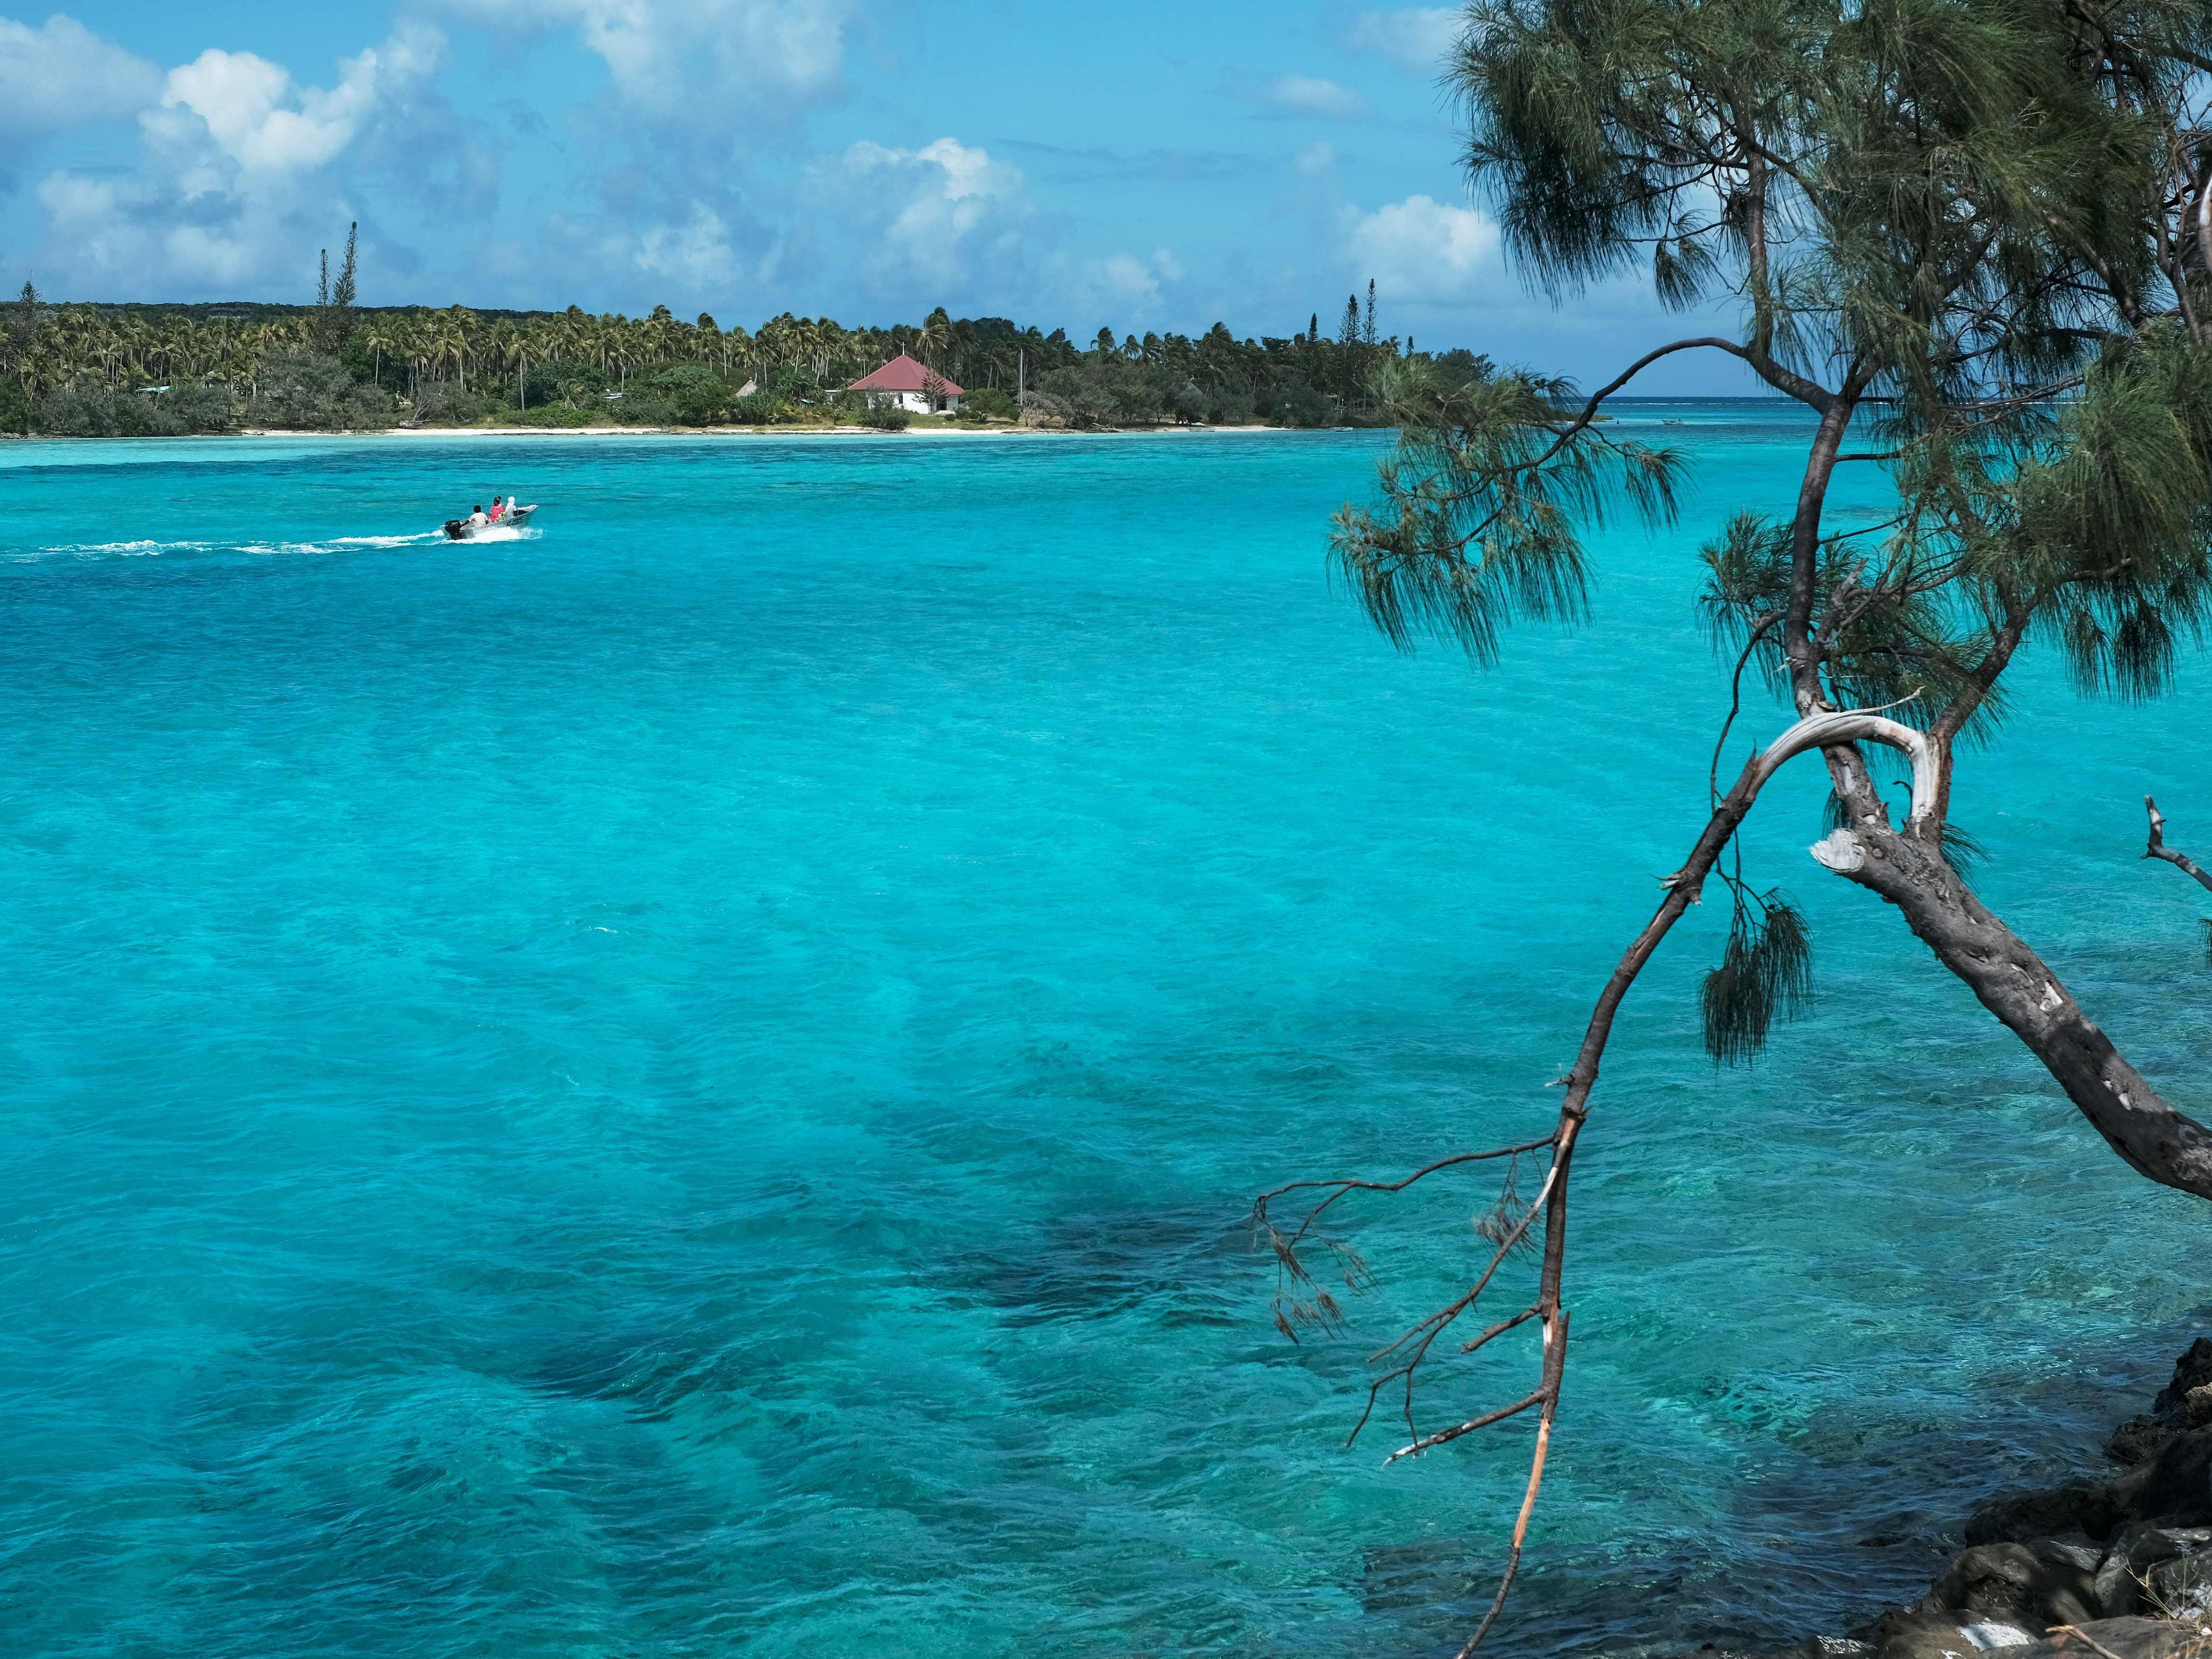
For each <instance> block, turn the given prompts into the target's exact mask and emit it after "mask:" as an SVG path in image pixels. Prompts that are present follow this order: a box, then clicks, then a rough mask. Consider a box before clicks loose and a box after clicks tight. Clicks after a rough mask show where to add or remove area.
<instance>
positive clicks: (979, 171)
mask: <svg viewBox="0 0 2212 1659" xmlns="http://www.w3.org/2000/svg"><path fill="white" fill-rule="evenodd" d="M4 6H5V0H0V277H4V278H5V279H6V280H7V282H8V283H9V285H11V286H12V285H13V284H14V283H17V282H20V281H21V277H22V276H26V275H28V276H34V277H35V278H36V279H37V281H38V282H39V283H40V287H41V288H42V289H46V290H47V291H49V292H51V293H52V294H54V295H57V296H58V297H63V296H65V297H82V298H100V299H112V300H124V299H142V300H156V299H165V300H212V299H231V298H252V299H270V300H304V299H307V298H311V297H312V296H313V282H314V261H315V250H316V249H317V248H318V247H319V246H323V245H325V244H331V245H335V244H336V243H337V242H338V241H340V240H343V235H344V233H345V226H346V222H348V221H349V219H358V220H359V221H360V222H361V226H362V300H363V301H365V302H368V303H372V304H374V303H400V302H422V303H427V304H447V303H450V302H452V301H464V302H465V303H468V304H471V305H475V306H557V305H566V304H568V303H570V302H574V303H578V304H581V305H583V306H584V307H586V308H587V309H590V310H593V311H601V310H624V311H629V312H632V313H638V312H641V311H643V310H646V309H648V308H650V307H652V306H653V305H654V304H656V303H665V304H667V305H668V306H670V307H672V308H674V309H675V310H677V311H678V313H682V314H684V315H685V316H690V315H692V314H694V313H697V312H699V311H701V310H706V311H711V312H712V313H714V315H715V316H716V317H717V318H718V319H720V320H721V321H723V322H724V323H725V324H727V323H731V322H743V323H745V324H747V325H752V324H755V323H757V322H758V321H759V320H760V319H762V318H763V317H766V316H769V315H772V314H774V313H777V312H780V311H784V310H787V309H788V310H793V311H797V312H800V313H806V314H812V315H820V314H828V315H831V316H835V317H837V318H839V319H841V320H842V321H845V322H847V323H858V322H863V321H867V322H891V321H897V320H909V321H912V320H919V319H920V318H921V316H922V315H923V314H924V313H927V311H928V310H929V309H930V307H933V306H936V305H940V304H941V305H944V306H945V307H948V308H949V309H950V310H951V311H952V312H953V313H955V314H1000V315H1006V316H1012V317H1015V318H1017V319H1020V320H1022V321H1024V322H1030V321H1036V322H1038V323H1040V324H1041V325H1043V326H1045V327H1047V328H1050V327H1053V326H1055V325H1057V326H1063V327H1066V329H1067V330H1068V331H1070V333H1072V334H1074V335H1077V336H1079V337H1084V338H1087V337H1089V336H1090V335H1091V334H1092V333H1094V332H1096V331H1097V329H1098V328H1099V327H1100V326H1101V325H1106V326H1110V327H1112V328H1114V329H1115V331H1117V332H1124V333H1126V332H1129V331H1137V332H1142V331H1145V330H1147V329H1162V330H1165V329H1181V330H1184V331H1197V330H1200V329H1203V328H1204V327H1206V325H1209V324H1211V323H1212V322H1213V321H1214V320H1216V319H1221V320H1225V321H1226V322H1227V323H1228V324H1229V325H1230V326H1231V328H1232V329H1234V330H1235V331H1237V332H1238V333H1239V334H1261V333H1267V334H1288V333H1291V332H1293V331H1296V330H1297V329H1298V328H1300V327H1302V326H1304V324H1305V322H1306V319H1308V317H1309V316H1310V315H1311V314H1312V313H1315V312H1316V311H1317V312H1319V313H1321V314H1322V322H1323V325H1325V326H1326V325H1329V324H1330V323H1331V322H1332V321H1333V320H1334V315H1335V314H1336V313H1340V312H1341V310H1342V307H1343V304H1344V298H1345V295H1346V293H1347V292H1350V291H1352V290H1353V289H1358V290H1361V291H1363V292H1364V289H1365V287H1366V283H1367V281H1368V279H1369V278H1370V276H1371V277H1372V278H1374V279H1375V281H1376V283H1377V286H1378V290H1379V293H1380V297H1381V312H1380V315H1381V320H1382V323H1383V328H1384V331H1386V332H1389V333H1395V334H1400V335H1407V334H1410V335H1412V336H1413V338H1414V339H1415V340H1416V341H1417V342H1418V343H1419V344H1421V345H1422V346H1424V347H1437V348H1441V347H1444V346H1449V345H1466V346H1471V347H1474V348H1476V349H1480V350H1485V351H1488V352H1489V353H1491V355H1492V356H1496V357H1498V358H1501V359H1504V360H1508V361H1513V362H1530V363H1534V364H1538V365H1540V366H1541V367H1544V368H1550V369H1554V370H1564V371H1565V372H1568V373H1571V374H1577V375H1580V376H1583V377H1585V378H1587V377H1589V376H1593V375H1601V374H1605V373H1606V372H1607V370H1608V369H1609V368H1611V367H1613V366H1614V365H1616V364H1617V363H1619V362H1620V361H1622V360H1623V359H1625V358H1626V357H1631V356H1634V355H1636V354H1637V353H1638V351H1639V350H1640V349H1643V348H1644V346H1645V345H1647V344H1649V343H1653V342H1656V340H1658V339H1660V338H1662V337H1666V334H1667V333H1668V332H1679V331H1681V330H1680V323H1679V321H1670V319H1668V318H1667V317H1665V316H1664V315H1663V314H1662V313H1660V312H1659V311H1658V310H1657V308H1656V307H1655V306H1654V305H1653V304H1652V303H1651V301H1650V300H1649V298H1648V297H1647V296H1646V295H1645V293H1644V291H1643V288H1642V285H1641V284H1638V283H1633V282H1630V281H1626V280H1623V281H1620V282H1616V283H1611V284H1608V285H1606V286H1605V287H1603V288H1601V289H1598V290H1596V291H1595V292H1592V293H1589V294H1586V295H1582V296H1580V297H1578V298H1577V299H1575V300H1573V301H1570V302H1569V303H1568V304H1567V305H1566V306H1565V307H1554V306H1553V304H1552V303H1551V302H1550V301H1547V300H1545V299H1543V298H1541V297H1538V296H1534V295H1531V294H1530V293H1529V292H1528V291H1527V289H1525V288H1524V286H1523V285H1522V283H1521V282H1520V281H1519V280H1518V279H1517V277H1516V274H1515V273H1514V272H1513V271H1512V270H1510V269H1508V268H1507V265H1506V264H1505V262H1504V258H1503V257H1502V254H1501V252H1500V250H1499V248H1498V238H1497V235H1496V233H1495V228H1494V227H1493V226H1492V222H1490V220H1489V219H1488V218H1487V217H1486V216H1485V215H1484V214H1483V213H1482V212H1481V210H1480V205H1479V204H1474V203H1472V202H1470V201H1469V199H1468V196H1467V193H1466V187H1465V183H1464V180H1463V179H1462V175H1461V173H1460V171H1459V168H1458V167H1457V164H1456V161H1455V155H1456V143H1455V125H1454V118H1453V112H1452V111H1451V110H1450V109H1449V106H1447V105H1446V103H1445V101H1444V100H1443V96H1442V94H1441V93H1440V91H1439V88H1438V86H1437V74H1438V70H1439V67H1440V58H1441V55H1442V53H1443V50H1444V47H1445V46H1446V44H1447V43H1448V41H1449V38H1450V34H1451V33H1452V28H1453V21H1454V15H1453V13H1452V12H1451V11H1450V10H1449V9H1443V8H1427V7H1413V8H1402V7H1398V8H1390V7H1365V8H1363V7H1359V6H1357V5H1346V4H1334V5H1323V4H1310V3H1304V0H1279V3H1273V4H1260V3H1248V0H1198V3H1191V0H1184V3H1181V4H1176V3H1168V0H1120V3H1115V4H1113V5H1110V6H1108V5H1100V4H1097V3H1090V4H1084V5H1073V4H1055V3H1051V0H1029V3H1010V0H401V3H398V4H396V5H393V6H391V7H389V8H386V9H379V8H378V7H376V6H374V5H368V6H360V7H348V8H340V7H334V6H311V5H301V4H296V3H295V4H292V5H281V6H280V5H276V4H271V3H268V0H197V3H194V4H191V5H190V6H183V5H178V4H175V3H168V4H161V5H156V4H152V3H148V0H82V3H78V4H76V6H74V7H73V8H72V9H70V11H68V12H65V13H60V14H47V13H45V12H43V11H32V12H21V11H9V10H7V9H4ZM1653 385H1654V388H1655V389H1662V390H1679V391H1716V392H1735V391H1739V390H1746V389H1748V388H1746V387H1744V386H1742V385H1741V382H1740V381H1739V380H1738V379H1737V378H1736V377H1735V375H1734V374H1731V373H1729V371H1728V369H1727V368H1723V367H1713V366H1692V365H1689V364H1682V365H1680V366H1679V367H1678V366H1675V365H1674V364H1671V363H1670V365H1669V366H1668V373H1667V378H1666V379H1664V380H1655V381H1654V382H1653Z"/></svg>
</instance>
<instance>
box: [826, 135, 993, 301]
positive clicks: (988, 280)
mask: <svg viewBox="0 0 2212 1659" xmlns="http://www.w3.org/2000/svg"><path fill="white" fill-rule="evenodd" d="M825 183H827V184H828V185H829V186H831V187H832V188H833V189H834V190H835V191H836V193H837V194H838V195H840V196H842V197H843V199H844V201H845V203H846V204H847V205H848V208H849V210H850V211H851V213H852V216H853V217H854V219H855V220H856V221H857V222H858V224H859V227H860V231H861V234H862V235H863V236H864V237H865V238H866V247H865V249H864V251H863V252H862V254H861V257H860V271H861V274H862V276H864V277H865V278H866V281H867V283H868V285H869V287H870V288H871V289H873V290H874V291H875V292H877V293H878V294H880V295H886V296H890V295H899V296H906V295H930V294H937V295H953V294H955V293H957V291H959V290H960V289H963V288H965V287H966V286H968V285H969V284H970V283H981V284H983V285H984V286H986V287H997V288H999V289H1001V291H1003V289H1004V283H1003V282H1002V281H994V278H1002V277H1003V276H1005V274H1006V272H1007V271H1009V270H1011V269H1012V267H1014V266H1015V265H1017V264H1020V263H1021V262H1022V261H1023V258H1024V252H1025V250H1024V246H1023V238H1022V231H1023V227H1024V224H1025V222H1027V221H1028V219H1029V218H1030V213H1031V208H1030V199H1029V183H1028V180H1027V179H1026V178H1025V177H1024V175H1023V173H1022V170H1021V169H1020V168H1019V167H1015V166H1013V165H1012V163H1010V162H1006V161H994V160H993V159H992V156H991V154H990V152H989V151H988V150H986V149H981V148H980V147H978V146H974V145H969V144H963V143H961V142H960V141H959V140H958V139H957V138H939V140H937V141H936V143H931V144H925V145H923V146H922V147H921V149H890V148H887V147H886V146H884V145H882V144H878V143H871V142H869V141H867V140H863V141H861V142H860V143H857V144H854V146H853V147H852V148H851V149H848V150H846V151H845V153H844V154H843V155H841V156H839V157H837V158H836V161H834V162H833V163H832V164H831V166H830V168H829V173H828V176H827V178H826V179H825ZM931 303H933V304H934V303H936V301H934V300H933V301H931Z"/></svg>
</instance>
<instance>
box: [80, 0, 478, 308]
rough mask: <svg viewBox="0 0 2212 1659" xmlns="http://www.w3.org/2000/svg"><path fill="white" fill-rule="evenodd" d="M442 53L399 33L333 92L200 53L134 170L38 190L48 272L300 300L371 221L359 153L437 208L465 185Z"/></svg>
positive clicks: (247, 56) (431, 33)
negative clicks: (282, 293)
mask: <svg viewBox="0 0 2212 1659" xmlns="http://www.w3.org/2000/svg"><path fill="white" fill-rule="evenodd" d="M444 48H445V40H444V37H443V36H441V35H440V34H439V33H437V31H435V29H429V28H427V27H423V26H422V25H420V24H407V25H403V26H402V27H400V29H399V30H398V32H396V33H394V34H393V35H392V37H391V38H390V39H388V40H385V41H383V42H382V43H380V45H377V46H371V47H369V48H368V49H367V50H366V51H363V52H359V53H356V55H355V56H353V57H351V58H344V59H342V60H340V62H339V64H338V65H337V70H338V73H337V82H336V83H335V84H334V85H331V86H329V87H314V86H301V85H300V84H298V83H296V82H295V81H294V80H293V78H292V76H291V73H290V71H289V70H286V69H285V68H284V66H283V64H275V63H271V62H270V61H269V60H268V59H267V58H260V57H257V56H256V55H254V54H253V53H252V52H223V51H221V50H219V49H216V48H210V49H209V50H208V51H206V52H202V53H201V54H200V55H199V56H198V57H197V58H194V59H193V60H192V61H191V63H189V64H183V65H181V66H180V67H179V68H177V69H174V70H171V71H170V72H169V74H168V76H167V80H166V81H165V82H163V84H162V86H161V95H160V100H159V102H158V103H157V104H156V105H155V106H154V107H152V108H150V109H148V110H145V111H144V112H143V113H141V114H140V116H139V118H138V122H139V127H140V131H141V134H142V137H143V153H142V158H141V164H140V166H139V167H138V168H137V170H136V171H135V172H132V173H98V174H83V173H69V172H61V173H54V174H52V176H51V177H49V178H47V179H46V180H45V181H44V182H42V183H41V184H40V186H39V190H38V199H39V203H40V206H41V208H43V209H44V210H45V214H46V233H47V234H46V244H47V253H46V261H45V262H46V263H47V264H50V265H51V266H52V267H54V268H56V269H58V271H60V272H63V273H66V274H68V275H69V276H70V277H71V279H72V280H74V281H75V282H76V283H79V284H81V285H82V286H83V287H85V288H87V289H101V290H106V291H110V292H117V291H127V292H130V293H134V294H135V293H142V292H145V291H146V290H147V286H148V284H149V283H153V284H155V285H157V286H158V287H159V288H160V289H161V290H164V291H165V292H167V293H170V294H174V293H179V292H200V293H225V294H228V293H231V292H236V291H239V290H241V289H245V288H247V287H249V286H253V285H258V284H262V283H272V284H273V285H279V286H281V288H282V289H288V290H295V291H298V290H301V289H303V288H304V286H305V284H307V283H311V282H312V281H313V251H314V249H315V248H316V247H317V246H328V245H332V244H335V243H336V242H337V241H339V240H343V236H344V234H345V225H346V222H347V221H348V220H349V219H353V218H357V217H358V218H367V217H368V215H366V214H364V213H363V212H362V210H361V208H360V205H359V200H360V198H359V197H358V195H357V193H356V187H355V181H354V179H353V178H352V177H351V176H350V174H349V173H340V172H339V171H338V170H337V164H338V163H339V162H340V161H341V160H342V159H343V161H345V162H347V163H348V166H349V169H353V170H356V171H357V170H358V168H359V167H361V166H363V165H366V164H367V161H366V159H365V156H364V152H367V153H368V156H369V157H373V158H374V159H375V160H376V161H379V163H380V165H381V166H382V167H385V168H386V170H388V171H390V172H392V173H395V174H400V175H404V177H405V178H407V179H410V180H412V181H413V183H414V184H415V185H417V186H418V187H420V188H422V189H423V190H425V191H428V192H429V193H430V194H432V195H435V196H446V195H449V194H450V191H449V190H447V189H446V188H445V186H447V185H450V184H451V183H452V182H453V177H452V175H453V174H454V173H464V174H468V173H469V172H470V159H471V157H470V150H469V147H468V146H467V145H466V144H465V143H461V142H459V141H458V140H457V139H456V138H455V137H453V134H452V133H451V132H450V131H441V120H442V106H440V105H439V104H438V103H437V101H436V100H435V93H434V91H433V90H432V89H431V87H430V82H431V81H432V78H433V77H434V76H435V73H436V71H437V70H438V67H439V64H440V60H441V57H442V55H443V52H444ZM426 146H427V147H430V148H426ZM441 173H442V175H444V176H441ZM465 184H466V185H469V186H473V187H474V189H475V191H476V192H477V194H478V195H479V197H481V194H482V193H483V191H487V190H488V189H489V186H490V180H489V179H488V178H487V177H486V176H485V175H484V173H483V171H482V170H481V169H479V170H478V171H477V172H475V173H473V174H470V176H469V177H467V179H465Z"/></svg>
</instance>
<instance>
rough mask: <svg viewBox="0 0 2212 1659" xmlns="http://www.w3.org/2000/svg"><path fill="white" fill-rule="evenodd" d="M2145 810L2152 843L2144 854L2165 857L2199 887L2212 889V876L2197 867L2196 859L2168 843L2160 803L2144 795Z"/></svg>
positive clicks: (2150, 856)
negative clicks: (2179, 851) (2147, 814)
mask: <svg viewBox="0 0 2212 1659" xmlns="http://www.w3.org/2000/svg"><path fill="white" fill-rule="evenodd" d="M2143 811H2146V812H2148V813H2149V814H2150V845H2149V846H2148V847H2146V848H2143V856H2144V857H2145V858H2147V859H2163V860H2165V861H2166V863H2168V864H2170V865H2172V866H2173V867H2174V868H2175V869H2177V870H2179V871H2180V872H2181V873H2182V874H2183V875H2185V876H2189V877H2191V878H2194V879H2195V880H2196V883H2197V885H2198V886H2199V887H2203V888H2208V889H2212V876H2208V875H2206V874H2205V873H2204V872H2203V871H2202V870H2201V869H2199V868H2197V860H2195V859H2192V858H2191V857H2190V856H2189V854H2186V853H2177V852H2176V851H2174V849H2173V848H2171V847H2168V846H2167V845H2166V814H2165V813H2163V812H2161V811H2159V810H2158V803H2157V802H2156V801H2154V800H2153V799H2151V798H2150V797H2149V796H2148V795H2145V796H2144V797H2143Z"/></svg>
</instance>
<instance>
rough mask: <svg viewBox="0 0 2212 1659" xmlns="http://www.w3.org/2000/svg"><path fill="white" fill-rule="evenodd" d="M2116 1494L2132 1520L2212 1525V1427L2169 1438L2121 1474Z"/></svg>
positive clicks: (2179, 1524)
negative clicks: (2147, 1459) (2137, 1465)
mask: <svg viewBox="0 0 2212 1659" xmlns="http://www.w3.org/2000/svg"><path fill="white" fill-rule="evenodd" d="M2197 1346H2198V1347H2203V1346H2205V1345H2204V1344H2203V1343H2199V1344H2198V1345H2197ZM2195 1351H2196V1350H2195V1349H2191V1352H2195ZM2164 1398H2165V1396H2164V1395H2160V1399H2164ZM2113 1496H2114V1498H2116V1499H2117V1500H2118V1503H2119V1504H2120V1505H2121V1507H2122V1509H2123V1510H2124V1511H2125V1515H2126V1518H2127V1519H2129V1520H2132V1521H2153V1522H2160V1523H2161V1524H2164V1525H2169V1526H2177V1527H2202V1526H2208V1525H2212V1428H2203V1429H2185V1430H2184V1431H2182V1432H2181V1433H2180V1434H2179V1435H2177V1436H2176V1437H2173V1438H2172V1439H2171V1440H2168V1441H2167V1442H2166V1444H2165V1445H2164V1446H2163V1447H2161V1448H2160V1449H2159V1451H2158V1454H2157V1455H2155V1456H2154V1457H2153V1458H2152V1459H2151V1460H2150V1462H2148V1463H2147V1464H2145V1465H2144V1466H2143V1467H2142V1468H2138V1469H2133V1470H2130V1472H2129V1473H2127V1474H2124V1475H2122V1476H2121V1477H2120V1479H2119V1480H2118V1482H2116V1483H2115V1485H2114V1487H2113Z"/></svg>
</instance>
